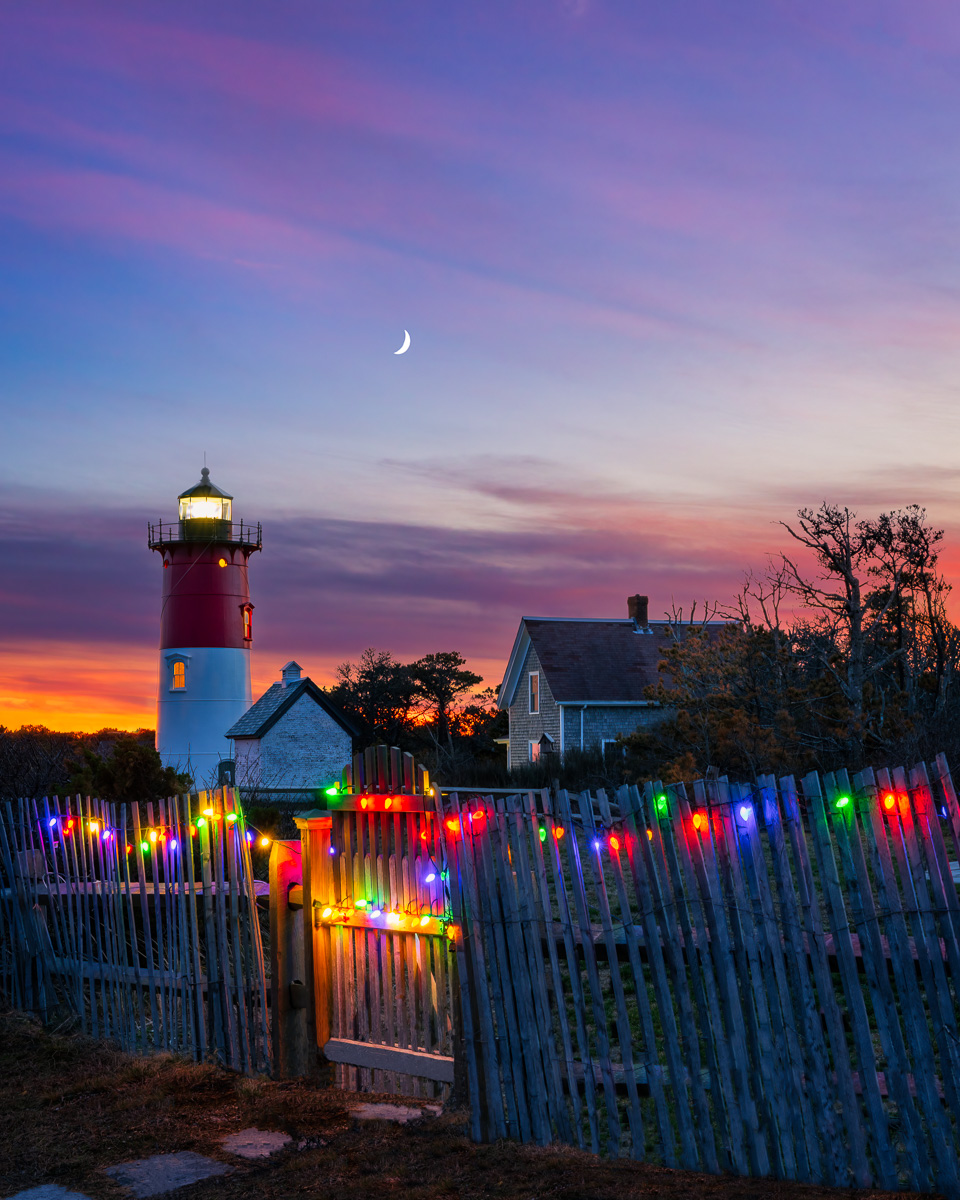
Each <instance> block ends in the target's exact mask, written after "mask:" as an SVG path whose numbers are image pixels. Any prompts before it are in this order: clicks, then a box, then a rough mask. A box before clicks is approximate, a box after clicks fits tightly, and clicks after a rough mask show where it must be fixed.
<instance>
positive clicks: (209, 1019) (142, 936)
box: [0, 790, 270, 1071]
mask: <svg viewBox="0 0 960 1200" xmlns="http://www.w3.org/2000/svg"><path fill="white" fill-rule="evenodd" d="M250 836H251V834H250V833H249V831H248V830H247V829H246V827H245V823H244V820H243V816H242V813H241V812H240V810H239V808H238V807H237V805H236V802H235V797H234V793H233V792H232V791H230V790H225V791H216V792H209V793H206V792H202V793H200V794H199V795H195V796H181V797H174V798H173V799H170V800H160V801H158V802H156V803H155V804H154V803H142V804H129V805H127V804H110V803H105V802H103V801H100V800H90V799H82V798H80V797H74V798H69V799H63V800H57V799H53V800H43V801H40V802H37V801H20V802H19V803H18V804H16V805H13V804H10V803H7V804H6V805H5V806H4V808H3V809H2V810H0V992H3V993H4V994H5V995H6V996H7V997H9V999H10V1001H11V1002H12V1003H13V1004H15V1005H17V1006H19V1007H22V1008H25V1009H29V1010H32V1011H36V1012H39V1013H40V1014H41V1015H42V1016H43V1017H44V1018H46V1019H47V1020H73V1021H77V1022H79V1026H80V1028H82V1029H83V1030H84V1031H85V1032H87V1033H89V1034H91V1035H93V1036H94V1037H98V1036H102V1037H109V1038H111V1039H113V1040H115V1041H116V1042H118V1043H119V1044H120V1045H121V1046H122V1047H123V1048H124V1049H127V1050H131V1051H139V1052H143V1051H149V1050H173V1051H177V1052H179V1053H184V1054H188V1055H192V1056H193V1057H194V1058H196V1059H208V1058H210V1059H216V1060H217V1061H220V1062H222V1063H223V1064H225V1065H227V1066H230V1067H233V1068H235V1069H237V1070H242V1071H256V1070H265V1069H268V1067H269V1061H270V1042H269V1032H268V1014H267V1005H266V990H265V980H264V967H263V949H262V946H261V941H260V927H259V923H258V920H257V912H256V905H257V897H256V892H257V884H256V881H255V880H254V876H253V870H252V866H251V861H250V846H249V841H248V838H249V837H250ZM261 886H262V887H263V890H265V886H264V885H261Z"/></svg>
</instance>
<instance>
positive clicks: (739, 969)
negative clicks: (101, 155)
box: [446, 756, 960, 1197]
mask: <svg viewBox="0 0 960 1200" xmlns="http://www.w3.org/2000/svg"><path fill="white" fill-rule="evenodd" d="M691 790H692V794H691V793H690V792H689V791H688V789H687V788H685V787H684V786H683V785H674V786H670V787H663V786H662V785H659V784H655V785H653V786H648V787H647V788H646V789H645V790H644V791H643V792H642V793H641V792H640V791H639V790H638V789H637V788H623V789H621V790H620V791H619V792H618V793H617V794H616V797H615V798H614V799H610V798H608V797H607V796H606V795H605V794H604V793H603V792H598V793H597V794H596V796H590V795H589V794H587V793H584V794H582V795H579V796H571V795H568V794H567V793H566V792H563V791H561V792H559V793H557V794H555V795H553V796H551V795H550V793H548V792H546V791H544V792H542V793H527V794H526V795H520V796H513V797H505V798H499V797H498V798H497V799H493V798H492V797H486V798H482V797H480V798H478V797H477V796H476V795H474V796H473V797H467V796H466V795H464V796H457V795H453V796H450V797H448V798H447V801H446V810H447V853H448V855H449V859H450V862H451V867H452V870H451V879H452V881H453V885H454V886H453V888H452V904H453V916H454V919H455V921H456V922H457V923H458V925H459V927H460V936H459V938H458V942H459V947H458V948H459V950H460V952H461V955H462V962H461V964H460V985H461V1001H462V1014H463V1034H464V1037H463V1052H464V1054H465V1055H466V1058H467V1065H468V1080H469V1087H470V1107H471V1122H472V1133H473V1136H474V1138H475V1139H477V1140H492V1139H496V1138H500V1137H510V1138H518V1139H520V1140H522V1141H527V1142H538V1143H540V1144H547V1143H549V1142H552V1141H557V1140H559V1141H562V1142H567V1143H571V1144H573V1145H578V1146H581V1147H584V1148H586V1149H589V1150H592V1151H593V1152H595V1153H604V1154H608V1155H612V1156H616V1155H628V1156H632V1157H633V1158H636V1159H648V1160H650V1161H654V1162H659V1163H663V1164H665V1165H667V1166H671V1167H679V1168H684V1169H688V1170H699V1171H706V1172H714V1173H716V1172H722V1171H730V1172H733V1173H735V1174H738V1175H760V1176H773V1177H776V1178H781V1179H797V1180H804V1181H810V1182H817V1183H825V1184H832V1185H837V1186H848V1185H855V1186H859V1187H881V1188H888V1189H912V1190H917V1191H926V1190H931V1189H935V1190H938V1191H940V1192H942V1193H944V1194H945V1195H947V1196H951V1197H956V1196H960V1184H958V1128H957V1120H958V1116H960V1040H958V1018H960V1008H958V994H957V981H958V980H960V903H958V898H957V887H956V883H955V879H954V874H955V871H956V866H955V864H956V862H957V859H958V858H960V809H958V805H957V796H956V793H955V791H954V787H953V782H952V780H951V777H950V773H949V770H948V768H947V765H946V762H945V761H944V759H943V758H942V756H941V757H940V758H938V759H937V762H936V765H935V766H934V767H933V768H932V769H930V770H928V768H927V767H926V766H924V765H920V766H918V767H916V768H914V769H913V770H912V771H910V772H909V773H906V772H904V771H903V770H896V771H893V772H892V773H889V772H886V771H881V772H878V773H877V774H876V775H874V774H873V772H871V771H865V772H863V773H862V774H860V775H857V776H856V777H855V778H854V779H853V780H850V779H849V778H848V777H847V774H846V773H845V772H840V773H838V774H836V775H826V776H825V777H823V779H821V778H820V777H819V776H818V775H817V774H811V775H808V776H806V777H805V778H804V779H803V780H802V782H801V784H800V786H799V788H798V787H797V786H796V785H795V784H794V781H793V779H792V778H784V779H780V780H779V781H778V780H776V779H774V778H773V777H772V776H770V777H764V778H761V779H760V781H759V785H758V786H756V787H749V786H742V785H737V784H733V783H729V782H727V781H725V780H719V781H713V782H710V781H708V782H704V783H697V784H694V785H693V786H692V789H691ZM451 814H452V815H453V817H454V818H455V819H454V820H453V829H452V830H450V816H451Z"/></svg>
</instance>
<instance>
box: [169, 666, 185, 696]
mask: <svg viewBox="0 0 960 1200" xmlns="http://www.w3.org/2000/svg"><path fill="white" fill-rule="evenodd" d="M172 686H173V690H174V691H175V692H182V691H183V689H184V688H185V687H186V686H187V664H186V663H182V662H175V663H174V664H173V685H172Z"/></svg>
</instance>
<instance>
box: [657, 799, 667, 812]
mask: <svg viewBox="0 0 960 1200" xmlns="http://www.w3.org/2000/svg"><path fill="white" fill-rule="evenodd" d="M657 811H658V812H666V811H667V798H666V796H658V797H657Z"/></svg>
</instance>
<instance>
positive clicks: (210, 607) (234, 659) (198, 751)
mask: <svg viewBox="0 0 960 1200" xmlns="http://www.w3.org/2000/svg"><path fill="white" fill-rule="evenodd" d="M178 500H179V511H178V514H177V516H178V519H177V520H176V521H173V522H163V521H161V522H158V523H157V524H156V525H152V524H151V525H150V526H149V538H148V545H149V546H150V549H151V550H156V551H157V552H158V553H159V554H160V555H161V557H162V559H163V589H162V605H161V610H160V611H161V616H160V664H159V665H160V670H159V682H158V689H157V750H158V751H159V752H160V757H161V759H162V760H163V763H164V765H165V766H173V767H176V768H177V769H178V770H181V771H186V772H188V773H189V774H190V775H191V776H192V777H193V780H194V784H195V786H196V787H198V788H203V787H208V786H216V780H217V775H218V764H219V763H220V762H221V760H223V759H228V758H229V757H230V743H229V741H228V740H227V738H226V737H225V736H224V735H225V733H226V731H227V730H228V729H229V728H230V727H231V725H233V724H234V723H235V722H236V721H237V720H239V718H240V717H241V716H243V714H244V713H245V712H246V711H247V709H248V708H249V707H250V704H251V700H252V693H251V686H250V651H251V648H252V645H253V617H252V614H253V605H252V604H251V602H250V588H249V582H248V577H247V573H248V565H249V560H250V556H251V555H252V554H253V553H255V551H257V550H259V549H260V548H261V544H262V542H261V530H260V526H259V524H257V525H249V524H246V523H244V522H243V521H241V522H240V523H239V524H237V523H234V521H233V497H232V496H231V495H229V493H227V492H224V491H222V490H221V489H220V488H218V487H217V486H216V485H215V484H214V483H211V481H210V472H209V470H208V469H207V468H206V467H204V468H203V471H202V473H201V478H200V482H199V483H198V484H196V485H195V486H194V487H192V488H188V489H187V490H186V491H185V492H181V493H180V496H179V497H178Z"/></svg>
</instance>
